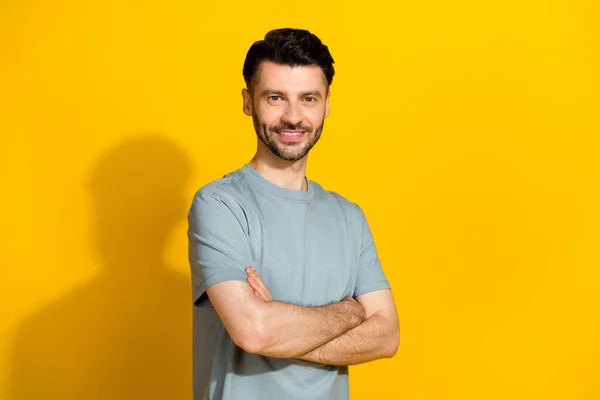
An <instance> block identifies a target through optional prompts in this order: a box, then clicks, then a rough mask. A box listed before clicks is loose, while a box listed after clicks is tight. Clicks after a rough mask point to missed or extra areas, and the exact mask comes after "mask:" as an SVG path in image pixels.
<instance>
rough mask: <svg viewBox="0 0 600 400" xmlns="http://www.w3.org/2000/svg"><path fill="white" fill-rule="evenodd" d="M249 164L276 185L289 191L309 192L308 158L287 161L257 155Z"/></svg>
mask: <svg viewBox="0 0 600 400" xmlns="http://www.w3.org/2000/svg"><path fill="white" fill-rule="evenodd" d="M248 164H249V165H250V166H251V167H252V168H253V169H254V170H255V171H256V172H258V173H259V174H260V175H262V176H263V178H265V179H266V180H268V181H269V182H271V183H272V184H274V185H277V186H279V187H281V188H284V189H289V190H301V191H304V192H305V191H307V190H308V182H307V181H306V157H304V158H303V159H302V160H298V161H286V160H280V159H264V158H262V157H259V156H258V155H255V156H254V158H252V160H251V161H250V162H249V163H248Z"/></svg>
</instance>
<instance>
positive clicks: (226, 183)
mask: <svg viewBox="0 0 600 400" xmlns="http://www.w3.org/2000/svg"><path fill="white" fill-rule="evenodd" d="M247 190H248V182H247V181H246V180H245V179H244V174H243V173H242V171H241V169H237V170H235V171H232V172H229V173H227V174H225V175H223V176H222V177H221V178H218V179H214V180H212V181H210V182H208V183H206V184H204V185H203V186H201V187H200V188H199V189H198V190H197V191H196V193H195V196H194V198H197V197H212V198H218V199H219V200H222V201H223V200H227V199H236V198H238V199H242V198H243V197H244V194H245V193H246V192H247Z"/></svg>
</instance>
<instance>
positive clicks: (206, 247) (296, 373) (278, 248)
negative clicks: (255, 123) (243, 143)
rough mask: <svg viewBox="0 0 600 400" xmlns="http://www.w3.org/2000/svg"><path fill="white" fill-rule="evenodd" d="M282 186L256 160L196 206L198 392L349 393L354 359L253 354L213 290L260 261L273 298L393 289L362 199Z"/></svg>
mask: <svg viewBox="0 0 600 400" xmlns="http://www.w3.org/2000/svg"><path fill="white" fill-rule="evenodd" d="M307 182H308V191H306V192H304V191H298V190H289V189H284V188H281V187H279V186H277V185H275V184H272V183H270V182H269V181H268V180H266V179H265V178H263V177H262V176H261V175H260V174H258V173H257V172H256V171H255V170H254V169H253V168H252V167H250V165H245V166H243V167H242V168H240V169H238V170H236V171H234V172H231V173H229V174H227V175H225V176H224V177H223V178H221V179H218V180H215V181H213V182H211V183H209V184H207V185H206V186H204V187H202V188H201V189H200V190H198V192H197V193H196V195H195V197H194V200H193V202H192V206H191V208H190V211H189V214H188V221H189V230H188V237H189V260H190V266H191V270H192V284H193V301H194V307H193V309H194V325H193V326H194V342H193V346H194V399H211V400H214V399H217V400H221V399H222V400H238V399H243V400H252V399H257V400H269V399H275V400H283V399H285V400H295V399H298V400H300V399H306V400H321V399H323V400H325V399H327V400H329V399H347V398H348V367H346V366H342V367H338V366H332V365H323V364H317V363H312V362H307V361H303V360H298V359H280V358H271V357H265V356H261V355H257V354H251V353H247V352H245V351H244V350H242V349H241V348H239V347H237V346H236V345H235V344H234V343H233V341H232V340H231V338H230V336H229V334H228V333H227V331H226V330H225V327H224V326H223V323H222V322H221V320H220V319H219V317H218V315H217V313H216V311H215V309H214V308H213V306H212V305H211V304H210V300H209V299H208V297H207V295H206V293H205V292H206V289H207V288H209V287H210V286H212V285H214V284H216V283H218V282H222V281H228V280H239V281H244V282H246V273H245V272H244V269H245V268H246V267H248V266H253V267H254V268H255V269H256V271H257V272H258V273H259V275H260V276H261V278H262V279H263V280H264V282H265V284H266V285H267V287H268V288H269V290H270V292H271V295H272V297H273V300H275V301H281V302H286V303H294V304H298V305H302V306H321V305H325V304H329V303H333V302H337V301H340V300H342V299H343V298H344V297H346V296H353V297H356V296H359V295H361V294H364V293H367V292H371V291H374V290H379V289H387V288H389V287H390V286H389V284H388V281H387V279H386V277H385V275H384V273H383V271H382V269H381V264H380V262H379V257H378V256H377V251H376V249H375V244H374V242H373V237H372V236H371V231H370V229H369V225H368V224H367V220H366V218H365V215H364V213H363V212H362V210H361V209H360V207H359V206H358V205H356V204H354V203H352V202H350V201H348V200H346V199H344V198H343V197H342V196H340V195H339V194H337V193H334V192H331V191H325V190H324V189H323V188H322V187H321V186H320V185H319V184H317V183H316V182H313V181H310V180H307Z"/></svg>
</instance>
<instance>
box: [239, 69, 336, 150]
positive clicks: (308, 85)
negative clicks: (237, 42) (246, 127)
mask: <svg viewBox="0 0 600 400" xmlns="http://www.w3.org/2000/svg"><path fill="white" fill-rule="evenodd" d="M257 78H258V79H256V82H255V84H254V85H253V87H252V93H250V92H249V91H248V90H246V89H244V90H243V91H242V95H243V98H244V113H245V114H246V115H251V116H252V120H253V122H254V130H255V131H256V135H257V136H258V138H259V139H260V141H261V142H262V143H263V144H264V145H265V146H266V147H267V148H268V149H269V150H270V151H271V153H273V154H274V155H276V156H277V157H279V158H281V159H283V160H288V161H298V160H300V159H302V158H303V157H305V156H306V155H307V154H308V152H309V151H310V149H311V148H312V147H313V146H314V145H315V144H316V143H317V141H318V140H319V137H320V136H321V131H322V130H323V123H324V120H325V117H327V116H328V115H329V92H328V91H327V86H326V81H325V76H324V74H323V71H322V70H321V68H320V67H318V66H295V67H290V66H288V65H281V64H275V63H272V62H270V61H263V62H262V63H261V65H260V67H259V69H258V71H257Z"/></svg>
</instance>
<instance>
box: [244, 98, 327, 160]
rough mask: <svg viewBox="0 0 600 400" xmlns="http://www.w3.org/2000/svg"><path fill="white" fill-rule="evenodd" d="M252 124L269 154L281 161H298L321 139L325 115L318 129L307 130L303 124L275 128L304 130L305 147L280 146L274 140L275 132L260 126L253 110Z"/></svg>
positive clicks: (299, 144) (263, 125) (264, 125)
mask: <svg viewBox="0 0 600 400" xmlns="http://www.w3.org/2000/svg"><path fill="white" fill-rule="evenodd" d="M252 122H253V124H254V131H255V132H256V136H258V138H259V139H260V141H261V142H263V144H264V145H265V146H266V147H267V148H268V149H269V151H270V152H271V153H273V154H274V155H275V156H277V157H279V158H281V159H282V160H286V161H298V160H301V159H303V158H304V157H306V156H307V155H308V153H309V152H310V149H312V148H313V146H314V145H315V144H317V142H318V141H319V139H320V138H321V132H323V126H324V125H325V115H323V120H322V121H321V125H319V127H318V128H317V129H315V130H312V129H307V128H308V126H306V125H303V124H298V125H277V126H276V129H280V130H284V129H289V130H296V129H302V130H304V131H305V135H307V136H308V143H306V144H305V145H302V144H301V143H293V142H291V143H289V144H283V145H282V144H280V143H279V142H278V141H277V139H276V138H275V135H277V132H276V131H275V130H273V129H270V128H268V127H267V125H266V124H261V123H260V121H259V119H258V115H256V111H255V110H252Z"/></svg>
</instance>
